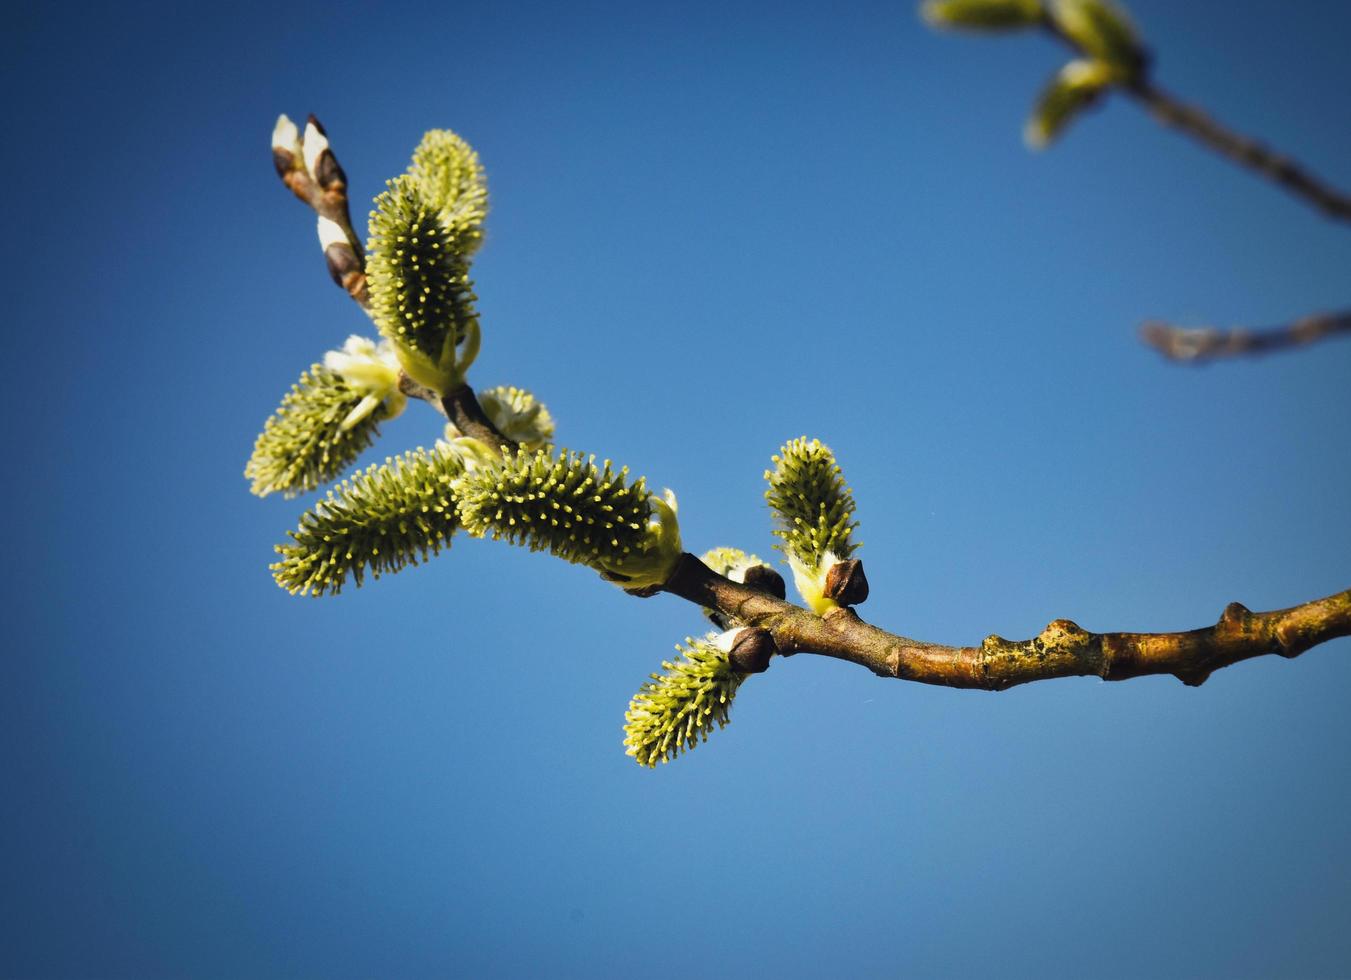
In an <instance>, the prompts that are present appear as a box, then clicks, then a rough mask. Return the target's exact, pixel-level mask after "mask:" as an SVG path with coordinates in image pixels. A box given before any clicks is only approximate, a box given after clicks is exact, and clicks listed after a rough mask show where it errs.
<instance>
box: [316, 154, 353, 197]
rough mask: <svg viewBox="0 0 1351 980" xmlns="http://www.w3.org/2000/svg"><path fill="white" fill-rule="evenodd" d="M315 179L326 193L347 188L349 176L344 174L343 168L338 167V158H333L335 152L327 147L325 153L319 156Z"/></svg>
mask: <svg viewBox="0 0 1351 980" xmlns="http://www.w3.org/2000/svg"><path fill="white" fill-rule="evenodd" d="M314 179H315V180H317V181H318V182H319V186H320V187H322V188H323V189H324V190H326V191H328V190H333V189H334V188H337V187H346V186H347V174H345V173H343V169H342V167H340V166H338V160H337V158H336V157H334V156H333V151H332V150H330V149H328V148H327V147H325V148H324V152H323V153H320V154H319V159H318V160H317V161H315V164H314Z"/></svg>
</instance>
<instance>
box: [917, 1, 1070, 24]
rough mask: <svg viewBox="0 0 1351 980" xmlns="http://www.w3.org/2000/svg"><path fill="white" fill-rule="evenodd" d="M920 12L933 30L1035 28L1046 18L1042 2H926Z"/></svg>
mask: <svg viewBox="0 0 1351 980" xmlns="http://www.w3.org/2000/svg"><path fill="white" fill-rule="evenodd" d="M919 12H920V16H921V17H923V18H924V19H925V20H926V21H928V22H929V23H930V24H932V25H933V26H934V27H959V28H971V29H974V30H982V31H1005V30H1012V29H1014V28H1018V27H1032V26H1034V25H1036V24H1039V23H1041V21H1042V18H1043V17H1044V16H1045V11H1044V10H1043V9H1042V5H1041V0H927V2H926V3H925V4H924V5H923V6H922V7H920V11H919Z"/></svg>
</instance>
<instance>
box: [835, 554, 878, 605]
mask: <svg viewBox="0 0 1351 980" xmlns="http://www.w3.org/2000/svg"><path fill="white" fill-rule="evenodd" d="M826 598H827V599H834V600H835V601H836V602H838V603H839V604H840V605H842V606H857V605H858V604H859V603H860V602H863V601H865V600H866V599H867V598H868V576H866V575H864V574H863V562H861V561H859V560H858V559H857V558H848V559H846V560H844V561H838V562H836V563H835V564H833V565H831V566H830V570H829V571H828V572H826Z"/></svg>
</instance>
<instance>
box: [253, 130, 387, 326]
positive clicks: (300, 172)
mask: <svg viewBox="0 0 1351 980" xmlns="http://www.w3.org/2000/svg"><path fill="white" fill-rule="evenodd" d="M272 162H273V164H274V165H275V166H276V168H277V175H278V176H279V177H281V179H282V183H284V184H285V185H286V186H287V187H289V188H290V189H291V192H292V193H293V194H295V196H296V197H298V198H300V200H302V201H304V202H305V203H306V204H308V205H309V206H310V207H311V208H313V209H314V211H315V213H316V214H317V215H318V216H319V217H318V224H319V245H320V247H321V248H322V249H323V250H324V260H325V262H327V264H328V273H329V275H330V276H332V277H333V281H334V282H335V283H337V284H338V285H339V286H341V287H342V288H343V289H345V290H346V291H347V294H348V295H349V296H351V297H352V299H354V300H356V301H357V303H358V304H360V306H361V308H362V309H364V310H366V312H367V313H369V312H370V295H369V293H368V292H367V288H366V260H365V249H364V247H363V246H362V244H361V237H360V236H359V235H358V234H357V233H356V230H355V229H354V228H353V227H352V216H351V214H350V213H349V211H348V203H347V174H346V173H344V172H343V169H342V167H341V166H340V165H339V164H338V158H337V157H336V156H334V154H333V149H332V147H330V146H329V145H328V136H327V134H326V133H325V132H324V128H323V127H322V126H321V125H320V124H319V120H318V119H315V118H314V116H313V115H311V116H310V117H309V119H308V120H307V121H306V123H305V135H304V139H303V140H302V139H301V137H300V134H299V133H298V132H297V131H296V127H295V124H294V123H292V122H291V120H290V119H288V118H286V116H282V117H281V118H279V119H278V120H277V127H276V129H275V130H273V133H272Z"/></svg>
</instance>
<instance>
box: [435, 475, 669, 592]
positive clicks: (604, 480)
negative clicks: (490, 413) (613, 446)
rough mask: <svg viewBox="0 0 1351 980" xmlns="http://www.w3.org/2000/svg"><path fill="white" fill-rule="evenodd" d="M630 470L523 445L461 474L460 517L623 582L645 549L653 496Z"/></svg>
mask: <svg viewBox="0 0 1351 980" xmlns="http://www.w3.org/2000/svg"><path fill="white" fill-rule="evenodd" d="M627 478H628V467H623V468H621V469H619V470H614V469H612V468H611V463H610V461H609V460H606V461H605V462H604V463H603V464H602V465H601V466H597V465H596V462H595V457H594V456H591V457H587V456H583V455H581V454H580V453H572V452H569V451H568V450H566V449H565V450H563V451H561V452H560V453H558V454H556V455H555V454H553V453H551V452H548V451H545V450H540V451H537V452H530V451H527V450H524V449H522V450H520V451H518V452H517V453H515V454H514V455H509V456H506V457H505V458H504V459H503V460H502V463H501V465H500V466H492V467H483V468H480V469H477V470H475V471H474V472H472V473H468V474H466V475H465V477H464V478H463V479H461V480H460V481H459V483H458V485H457V486H456V497H457V499H458V502H459V513H460V522H461V524H462V525H463V526H464V529H465V530H466V531H468V532H469V533H470V534H472V535H474V536H476V537H481V536H485V535H486V536H490V537H492V538H494V539H500V540H503V541H508V542H510V543H512V544H521V545H525V546H527V547H528V548H530V550H531V551H547V552H549V553H550V554H552V555H556V556H557V557H559V558H562V559H564V560H566V561H570V562H574V563H575V564H579V565H587V566H590V567H592V568H594V569H596V570H597V571H599V572H601V574H602V575H605V576H606V577H611V578H616V579H619V580H622V579H623V578H624V576H625V571H626V566H630V565H632V566H635V569H636V568H637V567H638V566H639V565H640V564H641V562H642V559H643V557H644V554H645V551H646V549H647V540H648V521H649V519H650V518H651V517H652V514H653V505H652V495H651V493H650V492H649V491H648V489H647V483H646V481H645V480H644V479H642V478H639V479H638V480H636V481H634V482H632V483H629V482H627Z"/></svg>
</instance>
